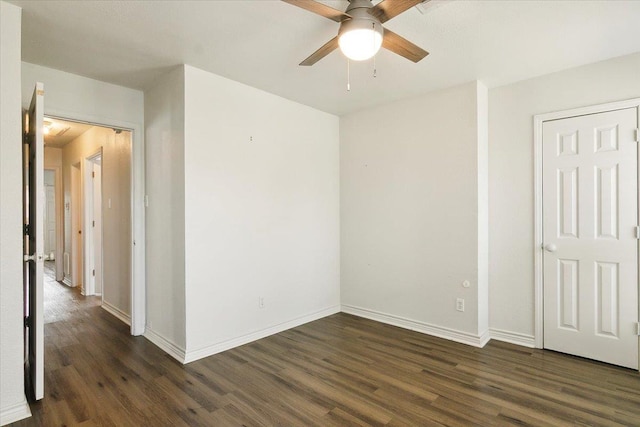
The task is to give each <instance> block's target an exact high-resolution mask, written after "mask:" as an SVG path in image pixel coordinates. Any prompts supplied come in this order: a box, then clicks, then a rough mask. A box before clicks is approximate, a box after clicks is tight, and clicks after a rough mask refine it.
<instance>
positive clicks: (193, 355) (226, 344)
mask: <svg viewBox="0 0 640 427" xmlns="http://www.w3.org/2000/svg"><path fill="white" fill-rule="evenodd" d="M339 312H340V306H338V305H336V306H333V307H329V308H326V309H324V310H320V311H317V312H315V313H311V314H308V315H305V316H302V317H298V318H296V319H293V320H289V321H287V322H283V323H280V324H277V325H273V326H270V327H268V328H265V329H261V330H259V331H256V332H252V333H250V334H246V335H242V336H240V337H237V338H232V339H230V340H227V341H223V342H220V343H216V344H212V345H209V346H207V347H204V348H201V349H198V350H193V351H188V352H187V354H186V357H185V361H184V363H189V362H193V361H196V360H198V359H202V358H205V357H208V356H212V355H214V354H217V353H220V352H223V351H226V350H230V349H232V348H234V347H239V346H241V345H244V344H248V343H250V342H253V341H256V340H259V339H262V338H266V337H268V336H269V335H273V334H277V333H280V332H283V331H286V330H287V329H291V328H295V327H297V326H300V325H303V324H305V323H309V322H313V321H314V320H318V319H322V318H323V317H327V316H330V315H332V314H336V313H339Z"/></svg>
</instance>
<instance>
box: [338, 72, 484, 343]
mask: <svg viewBox="0 0 640 427" xmlns="http://www.w3.org/2000/svg"><path fill="white" fill-rule="evenodd" d="M483 98H484V101H483ZM479 109H482V110H483V111H485V113H486V96H485V95H484V89H483V86H482V85H481V84H479V83H477V82H471V83H467V84H464V85H460V86H456V87H453V88H449V89H445V90H442V91H438V92H433V93H430V94H427V95H424V96H421V97H417V98H414V99H408V100H403V101H399V102H396V103H392V104H389V105H385V106H382V107H378V108H374V109H370V110H365V111H361V112H358V113H354V114H349V115H346V116H343V117H342V118H341V120H340V179H341V189H340V193H341V199H340V205H341V206H340V207H341V217H340V218H341V230H342V232H341V233H342V234H341V255H342V262H341V265H342V270H341V287H342V289H341V291H342V304H343V307H344V306H345V305H346V306H348V307H347V308H352V307H356V308H358V309H361V310H362V311H361V313H365V314H366V313H369V314H370V315H372V316H374V318H379V319H384V320H388V321H391V320H392V321H394V322H395V324H401V325H404V326H407V327H415V328H416V329H418V330H423V331H431V332H434V333H440V334H441V336H446V337H448V338H451V339H455V338H459V339H460V340H462V341H463V342H469V343H472V344H479V343H480V336H481V335H482V334H483V333H484V332H485V330H486V324H487V321H486V320H485V319H486V313H487V310H486V308H485V307H479V304H485V305H486V296H483V295H480V296H479V295H478V291H479V289H478V286H479V285H480V287H481V290H480V292H484V294H485V295H486V292H487V290H486V280H485V279H484V278H482V277H481V278H480V281H481V283H480V284H479V283H478V281H479V280H478V278H479V274H481V272H482V269H481V268H480V267H479V259H480V262H483V261H482V260H483V259H484V258H483V257H480V258H479V253H478V251H479V250H483V249H481V247H482V246H483V243H482V242H481V241H479V236H481V237H482V236H483V235H482V234H480V231H479V227H481V226H482V224H481V221H482V216H485V213H484V211H483V212H480V213H479V206H480V204H481V200H479V197H482V196H481V195H480V196H479V191H480V192H481V191H484V190H483V186H484V187H486V184H483V182H482V181H481V180H479V178H478V174H479V170H480V168H481V169H483V170H484V171H485V172H483V173H486V165H485V162H486V160H483V159H482V157H481V154H480V153H479V149H480V148H481V146H482V145H484V146H486V137H482V138H481V140H479V138H480V137H479V135H480V134H481V132H482V129H480V128H479V123H478V118H479V114H484V113H482V111H481V112H479V111H478V110H479ZM484 132H485V133H486V130H485V131H484ZM485 218H486V216H485ZM485 224H486V222H485ZM484 226H485V227H486V225H484ZM483 238H484V237H483ZM485 244H486V241H485ZM484 252H485V253H486V249H484ZM485 271H486V270H485ZM464 280H469V282H470V287H469V288H463V287H462V282H463V281H464ZM456 298H463V299H464V300H465V311H464V312H459V311H456ZM482 316H484V318H485V319H481V317H482ZM483 328H484V329H485V330H481V329H483Z"/></svg>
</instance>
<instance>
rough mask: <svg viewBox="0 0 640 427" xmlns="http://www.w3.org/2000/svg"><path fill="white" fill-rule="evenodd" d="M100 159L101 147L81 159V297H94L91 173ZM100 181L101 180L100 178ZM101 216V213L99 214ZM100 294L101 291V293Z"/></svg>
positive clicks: (92, 186) (100, 251)
mask: <svg viewBox="0 0 640 427" xmlns="http://www.w3.org/2000/svg"><path fill="white" fill-rule="evenodd" d="M98 157H100V158H101V157H102V147H100V148H98V149H97V150H96V151H94V152H93V153H91V154H89V155H88V156H86V157H85V158H83V159H82V167H81V170H82V214H81V216H82V229H83V230H84V233H83V234H82V240H83V244H82V249H83V261H82V277H83V283H84V286H83V287H82V290H83V295H96V283H95V276H93V275H92V274H91V272H90V270H91V267H92V265H94V264H95V262H94V263H91V262H89V261H90V260H91V259H92V257H95V255H96V247H95V242H94V233H93V226H92V224H91V223H92V221H93V218H94V217H95V213H94V211H93V207H94V200H93V199H94V197H95V194H94V185H93V179H92V177H91V174H92V173H93V164H94V162H95V159H96V158H98ZM101 179H102V178H101ZM100 215H101V216H102V213H100ZM99 254H100V257H102V249H100V250H99ZM101 292H102V291H101Z"/></svg>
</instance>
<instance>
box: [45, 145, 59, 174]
mask: <svg viewBox="0 0 640 427" xmlns="http://www.w3.org/2000/svg"><path fill="white" fill-rule="evenodd" d="M56 167H62V148H55V147H47V146H46V145H45V147H44V168H45V169H53V168H56Z"/></svg>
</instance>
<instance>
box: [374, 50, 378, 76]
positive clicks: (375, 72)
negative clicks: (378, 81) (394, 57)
mask: <svg viewBox="0 0 640 427" xmlns="http://www.w3.org/2000/svg"><path fill="white" fill-rule="evenodd" d="M376 56H378V55H374V56H373V78H374V79H375V78H376V77H377V71H378V70H377V68H376Z"/></svg>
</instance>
